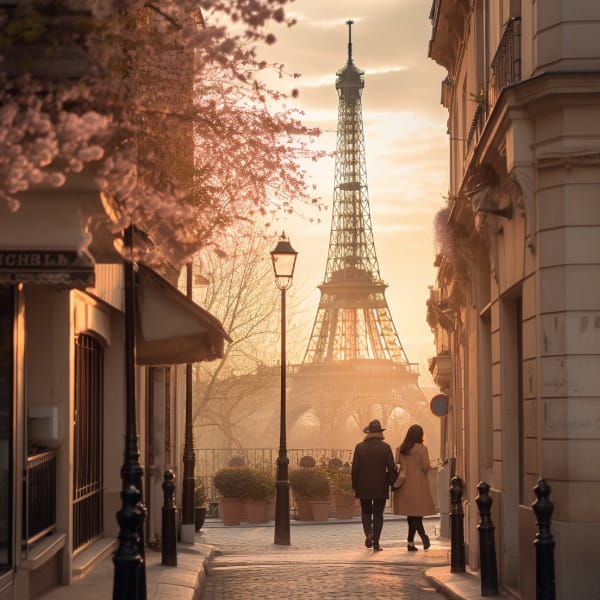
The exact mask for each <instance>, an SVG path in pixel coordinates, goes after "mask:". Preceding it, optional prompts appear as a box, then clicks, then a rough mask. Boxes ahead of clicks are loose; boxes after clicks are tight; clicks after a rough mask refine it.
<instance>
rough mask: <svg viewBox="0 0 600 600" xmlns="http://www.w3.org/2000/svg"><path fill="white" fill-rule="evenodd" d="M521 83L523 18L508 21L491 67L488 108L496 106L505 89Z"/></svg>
mask: <svg viewBox="0 0 600 600" xmlns="http://www.w3.org/2000/svg"><path fill="white" fill-rule="evenodd" d="M518 81H521V17H513V18H512V19H510V20H509V21H508V23H507V24H506V27H505V29H504V33H503V34H502V38H501V39H500V43H499V44H498V49H497V50H496V54H495V55H494V58H493V60H492V63H491V65H490V80H489V84H488V106H489V109H490V110H491V109H492V107H493V106H494V105H495V104H496V101H497V100H498V97H499V96H500V93H501V92H502V90H503V88H505V87H506V86H507V85H511V84H512V83H517V82H518Z"/></svg>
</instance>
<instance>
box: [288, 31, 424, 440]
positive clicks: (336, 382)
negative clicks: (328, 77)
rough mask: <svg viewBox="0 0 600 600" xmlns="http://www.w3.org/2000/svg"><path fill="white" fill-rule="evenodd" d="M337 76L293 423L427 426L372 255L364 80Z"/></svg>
mask: <svg viewBox="0 0 600 600" xmlns="http://www.w3.org/2000/svg"><path fill="white" fill-rule="evenodd" d="M352 24H353V22H352V21H347V25H348V59H347V62H346V65H345V66H344V67H343V68H342V69H340V70H339V71H338V72H337V78H336V89H337V92H338V100H339V105H338V130H337V140H336V159H335V181H334V194H333V211H332V220H331V233H330V240H329V250H328V256H327V264H326V268H325V277H324V280H323V282H322V283H321V285H320V286H319V289H320V292H321V298H320V301H319V306H318V309H317V315H316V318H315V321H314V325H313V328H312V333H311V336H310V339H309V342H308V346H307V350H306V353H305V356H304V360H303V363H302V364H301V365H299V366H298V367H297V368H296V370H295V373H294V381H295V385H294V393H293V396H292V402H291V403H290V407H291V409H292V414H291V415H290V417H291V419H292V422H293V421H294V419H297V418H299V416H300V415H301V414H303V413H306V412H307V411H309V410H310V411H312V412H313V414H315V413H316V415H317V419H318V420H319V422H320V424H321V432H322V433H325V434H328V433H332V432H334V431H335V429H336V428H337V427H339V426H340V425H343V424H344V423H347V421H348V418H349V417H352V418H354V419H355V420H356V421H357V422H358V423H357V424H360V422H362V421H365V422H366V421H367V420H368V419H369V418H372V417H375V416H377V417H380V418H382V419H383V421H384V422H386V421H387V418H388V417H389V416H390V415H391V413H392V412H393V411H394V409H395V408H397V407H401V408H403V409H404V410H406V412H408V413H409V414H410V416H411V417H412V418H413V420H414V419H415V418H417V419H419V420H420V421H421V422H422V421H423V420H427V421H429V420H430V418H431V413H430V411H429V410H428V407H427V403H426V402H425V397H424V395H423V392H422V391H421V389H420V388H419V387H418V384H417V380H418V368H417V365H416V364H412V363H410V362H409V360H408V358H407V356H406V353H405V351H404V349H403V347H402V343H401V342H400V338H399V336H398V333H397V331H396V328H395V326H394V322H393V320H392V316H391V313H390V309H389V307H388V304H387V300H386V298H385V290H386V287H387V285H386V284H385V283H384V282H383V281H382V279H381V276H380V273H379V264H378V261H377V255H376V252H375V243H374V239H373V228H372V224H371V216H370V208H369V197H368V189H367V169H366V157H365V141H364V131H363V118H362V102H361V97H362V91H363V89H364V86H365V83H364V72H363V71H361V70H360V69H358V68H357V67H356V65H355V64H354V61H353V58H352Z"/></svg>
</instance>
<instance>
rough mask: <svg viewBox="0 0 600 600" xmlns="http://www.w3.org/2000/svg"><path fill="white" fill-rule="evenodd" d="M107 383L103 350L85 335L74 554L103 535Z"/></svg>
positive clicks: (79, 358) (79, 360) (79, 363)
mask: <svg viewBox="0 0 600 600" xmlns="http://www.w3.org/2000/svg"><path fill="white" fill-rule="evenodd" d="M103 381H104V354H103V350H102V346H101V345H100V343H99V342H98V341H97V340H96V339H94V338H93V337H91V336H89V335H85V334H81V335H79V336H78V337H77V340H76V344H75V425H74V430H73V436H74V440H75V453H74V465H73V552H75V551H77V550H82V549H83V548H84V547H86V546H87V545H89V544H90V543H91V542H93V541H94V540H95V539H96V538H98V537H100V536H101V535H102V531H103V520H102V513H103V505H102V494H103V483H102V471H103V460H102V455H103V448H102V438H103V429H102V422H103V398H104V391H103Z"/></svg>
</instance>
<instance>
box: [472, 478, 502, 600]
mask: <svg viewBox="0 0 600 600" xmlns="http://www.w3.org/2000/svg"><path fill="white" fill-rule="evenodd" d="M477 491H478V492H479V495H478V496H477V498H475V502H477V508H478V509H479V516H480V519H479V525H477V529H479V561H480V563H481V595H482V596H497V595H498V571H497V567H496V545H495V542H494V529H495V527H494V524H493V523H492V519H491V517H490V514H491V508H492V502H493V500H492V498H491V497H490V494H489V492H490V486H489V485H488V484H487V483H485V482H484V481H481V482H480V483H479V485H478V486H477Z"/></svg>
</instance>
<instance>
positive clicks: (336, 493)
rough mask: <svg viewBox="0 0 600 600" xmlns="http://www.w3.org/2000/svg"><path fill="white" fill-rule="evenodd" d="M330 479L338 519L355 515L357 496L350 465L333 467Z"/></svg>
mask: <svg viewBox="0 0 600 600" xmlns="http://www.w3.org/2000/svg"><path fill="white" fill-rule="evenodd" d="M329 480H330V482H331V489H332V495H333V502H334V504H335V516H336V517H337V518H338V519H351V518H352V517H353V516H354V505H355V504H356V498H355V497H354V490H353V489H352V473H351V471H350V468H349V467H339V468H336V469H331V470H330V472H329Z"/></svg>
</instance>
